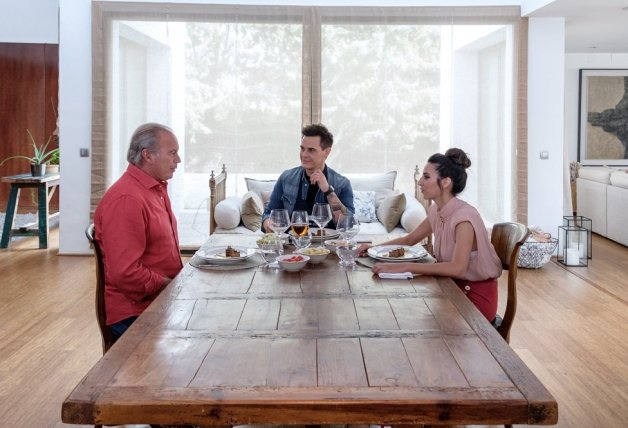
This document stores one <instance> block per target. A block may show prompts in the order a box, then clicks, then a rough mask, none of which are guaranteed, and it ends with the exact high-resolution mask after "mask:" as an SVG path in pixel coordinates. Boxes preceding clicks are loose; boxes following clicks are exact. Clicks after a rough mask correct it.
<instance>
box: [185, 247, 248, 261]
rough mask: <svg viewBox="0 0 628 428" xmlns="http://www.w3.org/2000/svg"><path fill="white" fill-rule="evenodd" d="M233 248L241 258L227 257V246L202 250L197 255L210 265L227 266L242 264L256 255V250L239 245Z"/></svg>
mask: <svg viewBox="0 0 628 428" xmlns="http://www.w3.org/2000/svg"><path fill="white" fill-rule="evenodd" d="M231 248H233V249H234V250H238V251H239V252H240V257H227V256H226V255H225V250H226V249H227V247H226V246H224V247H211V248H201V249H199V250H198V251H197V252H196V255H197V256H199V257H200V258H202V259H203V260H206V261H208V262H209V263H214V264H222V265H226V264H232V263H238V262H241V261H242V260H246V259H248V258H249V257H251V256H252V255H253V254H255V249H254V248H246V247H239V246H237V245H232V246H231Z"/></svg>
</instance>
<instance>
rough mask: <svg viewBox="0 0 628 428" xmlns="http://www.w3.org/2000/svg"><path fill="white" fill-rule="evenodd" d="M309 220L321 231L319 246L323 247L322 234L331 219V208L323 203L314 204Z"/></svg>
mask: <svg viewBox="0 0 628 428" xmlns="http://www.w3.org/2000/svg"><path fill="white" fill-rule="evenodd" d="M310 219H311V220H312V221H313V222H314V223H316V225H317V226H318V228H319V229H320V231H321V244H320V245H321V246H322V245H323V233H324V232H323V229H324V228H325V226H327V223H329V222H330V221H331V219H332V216H331V208H330V207H329V204H325V203H316V204H314V207H313V208H312V215H311V216H310Z"/></svg>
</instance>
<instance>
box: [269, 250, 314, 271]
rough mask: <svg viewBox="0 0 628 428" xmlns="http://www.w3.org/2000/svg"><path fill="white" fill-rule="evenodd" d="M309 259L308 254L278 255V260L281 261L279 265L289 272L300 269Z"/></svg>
mask: <svg viewBox="0 0 628 428" xmlns="http://www.w3.org/2000/svg"><path fill="white" fill-rule="evenodd" d="M295 259H298V260H295ZM309 260H310V258H309V257H308V256H304V255H302V254H284V255H283V256H279V257H277V262H279V266H280V267H281V268H282V269H283V270H287V271H289V272H297V271H300V270H301V269H303V267H304V266H305V265H306V264H307V262H308V261H309Z"/></svg>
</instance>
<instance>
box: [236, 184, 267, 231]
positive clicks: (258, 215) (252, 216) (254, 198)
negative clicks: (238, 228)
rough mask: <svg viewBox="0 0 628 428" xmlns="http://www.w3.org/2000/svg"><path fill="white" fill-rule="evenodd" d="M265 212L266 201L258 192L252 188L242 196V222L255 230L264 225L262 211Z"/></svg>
mask: <svg viewBox="0 0 628 428" xmlns="http://www.w3.org/2000/svg"><path fill="white" fill-rule="evenodd" d="M263 212H264V203H263V202H262V198H260V196H259V195H258V194H257V192H255V191H253V190H250V191H248V192H246V193H245V194H244V196H242V204H241V205H240V213H241V215H242V224H244V226H245V227H246V228H247V229H249V230H252V231H253V232H255V231H256V230H258V229H259V228H260V227H262V213H263Z"/></svg>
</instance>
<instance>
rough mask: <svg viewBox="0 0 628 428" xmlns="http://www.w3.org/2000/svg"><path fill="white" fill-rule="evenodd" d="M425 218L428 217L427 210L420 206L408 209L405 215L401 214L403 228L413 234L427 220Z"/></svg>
mask: <svg viewBox="0 0 628 428" xmlns="http://www.w3.org/2000/svg"><path fill="white" fill-rule="evenodd" d="M425 217H427V215H426V214H425V208H423V207H422V206H420V205H419V206H418V207H415V206H413V207H411V208H406V209H405V210H404V212H403V214H401V227H403V228H404V229H405V231H406V232H408V233H409V232H412V231H413V230H414V229H416V228H417V227H418V226H419V224H421V222H422V221H423V220H425Z"/></svg>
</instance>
